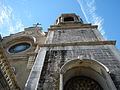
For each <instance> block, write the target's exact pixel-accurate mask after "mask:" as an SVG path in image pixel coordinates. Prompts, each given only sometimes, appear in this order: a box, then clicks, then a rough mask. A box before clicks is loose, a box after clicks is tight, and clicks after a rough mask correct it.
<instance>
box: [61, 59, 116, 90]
mask: <svg viewBox="0 0 120 90" xmlns="http://www.w3.org/2000/svg"><path fill="white" fill-rule="evenodd" d="M60 72H61V73H60V90H67V89H69V86H70V88H73V89H74V88H76V87H77V88H79V89H75V90H83V89H80V88H81V86H80V84H79V82H80V83H82V87H84V86H86V89H85V90H88V89H87V88H89V89H90V90H91V89H93V88H95V87H98V89H94V90H116V88H115V85H114V83H113V81H112V79H111V77H110V75H109V69H108V68H107V67H106V66H105V65H103V64H102V63H100V62H98V61H96V60H89V59H83V60H80V59H75V60H70V61H68V62H66V63H65V64H64V65H63V66H62V67H61V71H60ZM78 80H81V81H78ZM71 81H72V82H71ZM85 81H86V82H85ZM77 82H78V83H77ZM87 82H89V85H88V86H87ZM85 83H86V84H85ZM90 83H94V85H93V84H90ZM67 84H69V85H67ZM73 84H78V85H77V86H75V85H73ZM72 85H73V86H72ZM91 86H93V87H92V88H91ZM66 88H67V89H66ZM69 90H72V89H69Z"/></svg>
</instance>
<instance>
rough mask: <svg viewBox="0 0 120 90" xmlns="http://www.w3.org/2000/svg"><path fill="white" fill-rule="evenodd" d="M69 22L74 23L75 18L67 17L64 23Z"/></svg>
mask: <svg viewBox="0 0 120 90" xmlns="http://www.w3.org/2000/svg"><path fill="white" fill-rule="evenodd" d="M68 21H74V18H73V17H65V18H64V22H68Z"/></svg>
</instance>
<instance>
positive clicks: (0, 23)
mask: <svg viewBox="0 0 120 90" xmlns="http://www.w3.org/2000/svg"><path fill="white" fill-rule="evenodd" d="M0 5H1V6H0V32H1V33H2V35H3V36H5V35H9V34H12V33H15V32H18V31H22V30H23V29H24V25H23V24H22V21H21V20H20V19H19V18H17V17H15V14H14V10H13V9H12V8H11V7H10V6H8V5H2V4H0Z"/></svg>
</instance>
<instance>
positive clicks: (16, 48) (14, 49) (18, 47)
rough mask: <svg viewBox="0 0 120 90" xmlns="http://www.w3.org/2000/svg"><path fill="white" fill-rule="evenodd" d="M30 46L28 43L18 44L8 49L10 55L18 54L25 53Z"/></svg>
mask: <svg viewBox="0 0 120 90" xmlns="http://www.w3.org/2000/svg"><path fill="white" fill-rule="evenodd" d="M30 46H31V45H30V44H29V43H18V44H16V45H13V46H11V47H10V48H9V52H10V53H18V52H22V51H25V50H26V49H28V48H29V47H30Z"/></svg>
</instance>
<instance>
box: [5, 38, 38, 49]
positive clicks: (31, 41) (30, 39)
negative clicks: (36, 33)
mask: <svg viewBox="0 0 120 90" xmlns="http://www.w3.org/2000/svg"><path fill="white" fill-rule="evenodd" d="M26 41H27V42H30V43H31V44H32V45H34V44H36V38H35V37H33V36H17V37H15V38H12V39H11V38H10V39H9V40H8V41H7V42H6V43H7V44H5V45H6V46H5V47H9V45H13V44H16V43H19V42H26Z"/></svg>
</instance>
